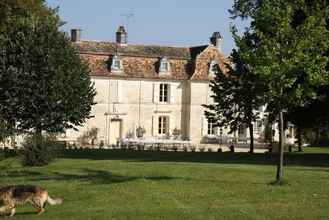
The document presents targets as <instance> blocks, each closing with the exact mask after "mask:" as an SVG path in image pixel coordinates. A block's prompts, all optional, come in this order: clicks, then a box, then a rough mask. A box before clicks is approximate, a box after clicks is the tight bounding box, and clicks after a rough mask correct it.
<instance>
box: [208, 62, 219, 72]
mask: <svg viewBox="0 0 329 220" xmlns="http://www.w3.org/2000/svg"><path fill="white" fill-rule="evenodd" d="M217 65H218V64H217V62H216V61H215V60H212V61H211V62H210V63H209V74H215V72H216V66H217Z"/></svg>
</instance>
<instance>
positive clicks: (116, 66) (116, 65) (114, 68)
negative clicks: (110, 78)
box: [111, 55, 123, 73]
mask: <svg viewBox="0 0 329 220" xmlns="http://www.w3.org/2000/svg"><path fill="white" fill-rule="evenodd" d="M111 72H114V73H121V72H123V64H122V59H121V58H120V57H119V56H118V55H114V56H113V58H112V64H111Z"/></svg>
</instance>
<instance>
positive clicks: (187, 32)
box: [47, 0, 246, 55]
mask: <svg viewBox="0 0 329 220" xmlns="http://www.w3.org/2000/svg"><path fill="white" fill-rule="evenodd" d="M47 3H48V5H49V6H51V7H57V6H59V14H60V16H61V18H62V20H64V21H66V22H67V24H66V25H65V26H64V27H63V30H64V31H69V30H70V29H72V28H81V29H82V30H83V32H82V39H85V40H101V41H114V40H115V32H116V29H117V28H118V26H119V25H122V24H124V25H127V19H126V18H125V16H123V15H124V14H130V13H133V14H134V16H133V17H131V18H130V19H129V23H128V38H129V39H128V41H129V43H132V44H160V45H170V46H196V45H202V44H207V43H208V42H209V37H210V35H211V34H212V33H213V32H214V31H220V32H221V34H222V36H223V38H224V40H223V46H222V50H223V52H224V54H226V55H229V53H230V51H231V50H232V48H233V47H234V42H233V40H232V35H231V33H230V30H229V27H230V23H232V22H233V23H234V24H236V25H237V27H238V28H239V30H243V29H244V27H245V26H246V22H245V21H240V20H232V19H230V14H229V12H228V9H230V8H231V6H232V4H233V0H165V1H162V0H93V1H90V0H47Z"/></svg>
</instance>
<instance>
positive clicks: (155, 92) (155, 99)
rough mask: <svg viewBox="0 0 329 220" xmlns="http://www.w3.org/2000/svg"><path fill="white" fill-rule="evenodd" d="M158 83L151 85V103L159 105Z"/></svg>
mask: <svg viewBox="0 0 329 220" xmlns="http://www.w3.org/2000/svg"><path fill="white" fill-rule="evenodd" d="M159 92H160V90H159V83H153V103H159Z"/></svg>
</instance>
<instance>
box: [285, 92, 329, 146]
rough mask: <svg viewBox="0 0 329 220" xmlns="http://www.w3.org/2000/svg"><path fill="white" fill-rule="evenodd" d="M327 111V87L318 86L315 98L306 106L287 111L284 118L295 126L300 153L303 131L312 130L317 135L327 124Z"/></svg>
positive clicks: (328, 114) (328, 102)
mask: <svg viewBox="0 0 329 220" xmlns="http://www.w3.org/2000/svg"><path fill="white" fill-rule="evenodd" d="M328 109H329V86H320V87H319V88H317V98H316V99H313V100H311V101H310V102H309V103H307V104H306V105H304V106H302V107H295V108H291V109H289V111H288V113H287V116H286V118H287V120H288V121H290V122H292V123H293V124H294V125H296V126H297V137H298V150H299V151H302V133H303V130H306V129H312V130H315V131H316V133H317V134H319V130H320V129H321V128H324V127H326V126H327V125H328V124H329V112H328ZM310 116H311V117H310ZM318 141H319V140H317V141H316V142H318Z"/></svg>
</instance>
